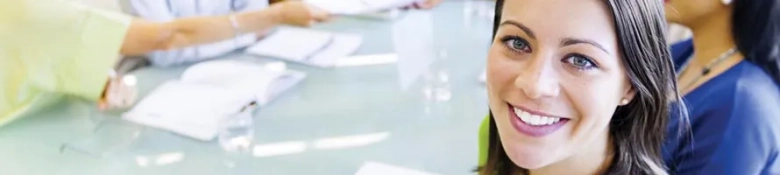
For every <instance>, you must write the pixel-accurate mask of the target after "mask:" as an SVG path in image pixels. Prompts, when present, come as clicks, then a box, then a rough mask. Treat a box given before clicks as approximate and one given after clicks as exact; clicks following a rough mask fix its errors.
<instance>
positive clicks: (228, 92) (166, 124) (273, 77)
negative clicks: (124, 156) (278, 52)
mask: <svg viewBox="0 0 780 175" xmlns="http://www.w3.org/2000/svg"><path fill="white" fill-rule="evenodd" d="M266 65H271V64H270V63H269V64H266ZM305 77H306V75H305V74H304V73H302V72H297V71H292V70H286V69H285V68H281V70H279V68H272V67H269V66H263V65H256V64H253V63H248V62H241V61H233V60H218V61H211V62H204V63H200V64H196V65H194V66H192V67H190V68H188V69H187V70H186V71H185V72H184V73H183V74H182V76H181V78H180V79H179V80H173V81H169V82H166V83H164V84H163V85H161V86H160V87H158V88H157V89H155V90H154V91H153V92H152V93H150V94H149V95H148V96H147V97H145V98H144V99H143V100H142V101H141V102H140V103H138V105H136V106H135V107H134V108H133V109H131V110H130V111H129V112H127V113H125V114H124V115H123V118H124V119H125V120H129V121H132V122H136V123H139V124H143V125H147V126H151V127H155V128H160V129H164V130H169V131H172V132H175V133H178V134H181V135H184V136H188V137H192V138H195V139H198V140H204V141H207V140H211V139H213V138H215V137H216V134H217V132H218V129H219V128H218V124H219V123H220V121H221V119H223V118H225V117H229V116H231V115H236V114H238V113H239V112H241V111H242V109H244V108H245V107H247V105H249V104H250V103H252V102H256V103H257V104H258V106H264V105H266V104H267V103H268V102H269V101H270V100H272V99H274V98H276V96H278V95H279V94H281V93H283V92H284V91H287V90H289V89H291V88H292V87H293V86H295V85H296V84H298V83H300V82H301V81H302V80H303V79H304V78H305Z"/></svg>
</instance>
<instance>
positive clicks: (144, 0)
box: [128, 0, 329, 66]
mask: <svg viewBox="0 0 780 175" xmlns="http://www.w3.org/2000/svg"><path fill="white" fill-rule="evenodd" d="M128 1H129V6H130V7H131V12H130V13H132V14H134V15H136V16H138V17H140V18H143V19H146V20H150V21H155V22H168V21H173V20H176V19H180V18H187V17H196V16H215V15H229V14H233V13H240V12H251V11H262V10H266V9H267V8H268V6H269V4H268V1H267V0H218V1H209V0H128ZM309 11H310V12H309V13H311V14H312V15H313V16H314V18H315V19H316V20H325V19H327V18H328V16H329V14H328V13H327V12H325V11H324V10H321V9H318V8H314V7H310V8H309ZM260 20H264V21H271V20H272V19H270V18H268V19H260ZM272 27H274V26H272ZM270 29H271V28H267V29H265V30H263V31H258V32H250V33H246V34H242V35H239V36H236V37H234V38H231V39H226V40H221V41H218V42H212V43H206V44H201V45H196V46H191V47H185V48H180V49H173V50H163V51H155V52H152V53H149V54H147V59H148V60H149V61H150V62H151V63H152V64H153V65H155V66H174V65H180V64H186V63H193V62H198V61H203V60H206V59H210V58H214V57H217V56H221V55H224V54H227V53H230V52H233V51H235V50H237V49H239V48H244V47H247V46H249V45H251V44H253V43H255V42H256V41H257V40H258V38H260V37H262V36H264V34H265V33H267V31H268V30H270Z"/></svg>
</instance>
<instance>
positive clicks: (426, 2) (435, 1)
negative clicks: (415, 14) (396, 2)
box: [408, 0, 442, 10]
mask: <svg viewBox="0 0 780 175" xmlns="http://www.w3.org/2000/svg"><path fill="white" fill-rule="evenodd" d="M441 2H442V0H423V1H420V2H415V3H414V4H412V5H409V6H408V8H416V9H426V10H427V9H432V8H433V7H436V5H439V4H440V3H441Z"/></svg>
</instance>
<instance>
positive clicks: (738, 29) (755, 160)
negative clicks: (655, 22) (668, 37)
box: [664, 0, 780, 175]
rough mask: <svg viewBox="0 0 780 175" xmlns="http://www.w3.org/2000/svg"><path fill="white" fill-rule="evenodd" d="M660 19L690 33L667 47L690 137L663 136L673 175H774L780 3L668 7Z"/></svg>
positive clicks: (674, 2)
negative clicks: (666, 137)
mask: <svg viewBox="0 0 780 175" xmlns="http://www.w3.org/2000/svg"><path fill="white" fill-rule="evenodd" d="M666 17H667V19H668V21H669V22H673V23H678V24H681V25H683V26H685V27H688V28H690V29H691V31H692V32H693V39H692V40H687V41H683V42H681V43H679V44H675V45H674V46H672V53H673V57H674V59H675V63H676V66H677V70H678V72H679V79H678V80H679V83H680V91H681V92H682V93H683V94H685V97H684V99H685V103H686V104H687V105H688V108H689V111H690V124H691V128H690V129H691V132H692V134H693V135H692V138H691V137H690V135H688V134H684V135H680V133H679V132H677V128H670V129H669V134H670V137H669V139H670V140H669V141H668V142H666V145H665V147H664V148H665V149H664V159H665V162H666V164H667V166H668V167H669V168H670V170H671V172H672V174H734V175H742V174H780V162H778V161H776V159H777V156H778V153H779V152H778V151H779V150H780V88H778V86H777V81H778V80H780V72H778V68H779V66H780V65H779V64H778V57H780V3H778V1H776V0H733V1H732V0H696V1H694V0H667V1H666ZM672 119H673V121H672V123H671V125H670V126H676V124H677V123H684V121H679V120H676V119H677V118H675V117H672Z"/></svg>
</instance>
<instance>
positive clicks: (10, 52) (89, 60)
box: [0, 0, 131, 126]
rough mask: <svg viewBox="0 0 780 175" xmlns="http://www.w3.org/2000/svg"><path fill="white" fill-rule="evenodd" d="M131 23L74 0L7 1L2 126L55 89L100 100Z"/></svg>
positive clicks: (0, 68)
mask: <svg viewBox="0 0 780 175" xmlns="http://www.w3.org/2000/svg"><path fill="white" fill-rule="evenodd" d="M130 22H131V18H130V17H129V16H125V15H121V14H115V13H110V12H106V11H101V10H98V9H91V8H87V7H84V6H81V5H78V4H76V3H73V2H69V1H62V0H11V1H1V2H0V38H3V39H2V40H0V126H3V125H5V124H7V123H8V122H10V121H13V120H14V119H16V118H18V117H19V116H21V115H22V114H23V113H25V112H27V111H31V110H34V109H36V108H40V107H39V105H38V104H43V103H42V102H44V101H49V100H48V99H51V98H52V97H54V95H53V94H66V95H74V96H78V97H83V98H86V99H91V100H97V99H99V98H100V94H101V93H102V91H103V89H104V86H105V84H106V81H107V80H108V72H109V71H110V70H111V68H112V67H113V66H114V64H115V62H116V60H117V58H119V55H118V53H119V50H120V48H121V45H122V41H123V39H124V37H125V34H126V32H127V30H128V28H129V26H130Z"/></svg>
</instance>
